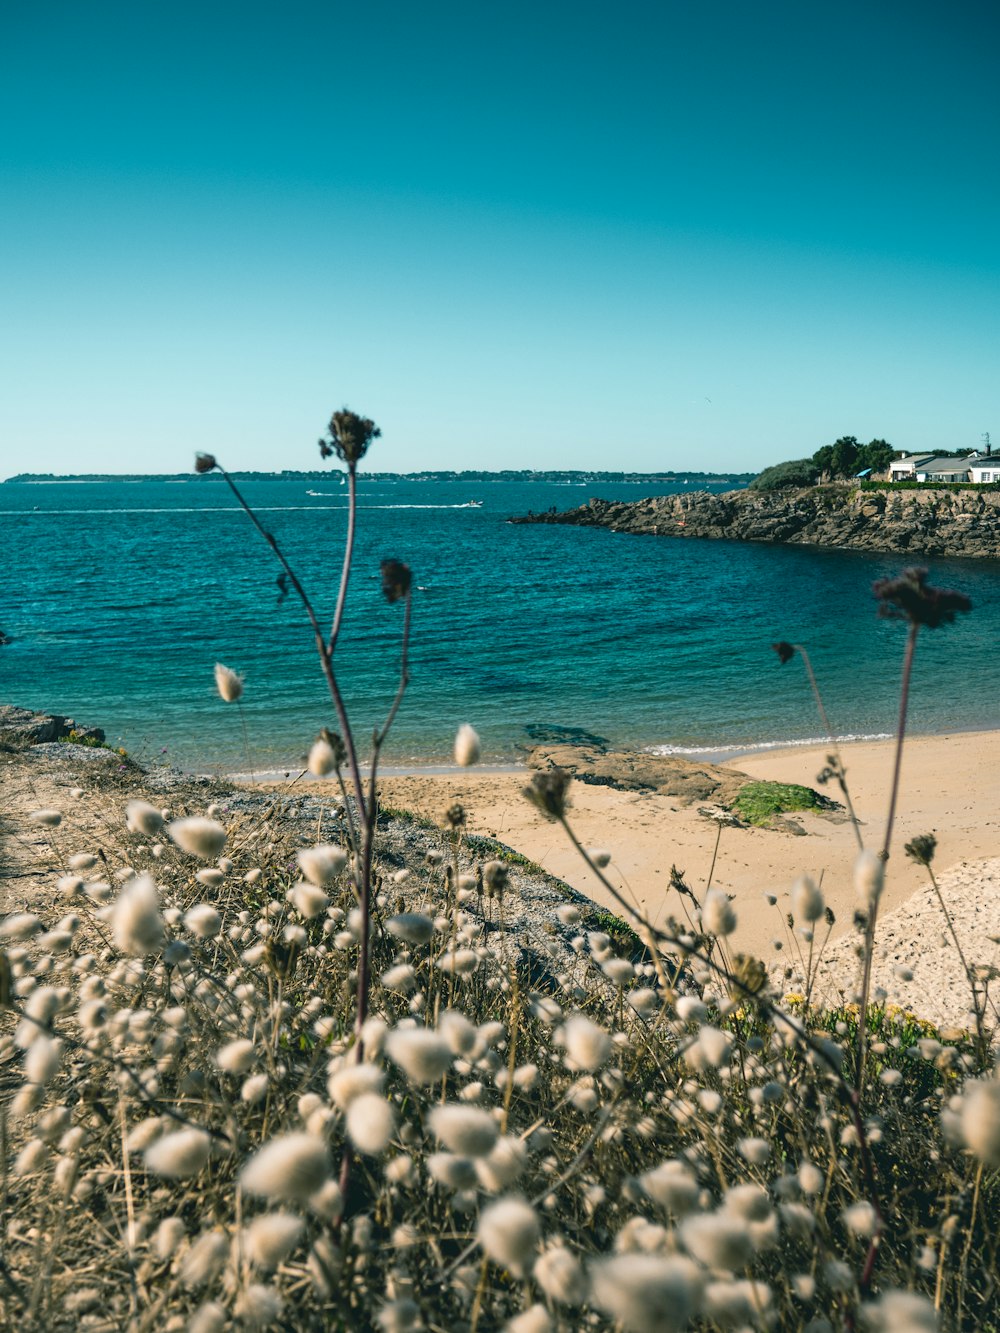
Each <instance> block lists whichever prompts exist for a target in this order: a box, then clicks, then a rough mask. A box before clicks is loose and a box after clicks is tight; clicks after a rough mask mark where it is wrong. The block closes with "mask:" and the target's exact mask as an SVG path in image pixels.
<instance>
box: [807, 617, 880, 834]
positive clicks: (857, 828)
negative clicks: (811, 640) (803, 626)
mask: <svg viewBox="0 0 1000 1333" xmlns="http://www.w3.org/2000/svg"><path fill="white" fill-rule="evenodd" d="M792 646H793V647H794V649H795V651H796V652H797V653H798V654H799V656H800V657H801V658H802V665H803V666H804V667H805V671H806V676H807V677H808V678H809V686H810V688H811V690H812V694H813V699H814V700H815V701H816V709H817V711H818V713H819V716H820V720H821V721H822V723H823V726H824V728H825V730H826V736H827V740H828V741H829V742H830V746H831V748H832V750H833V754H834V757H835V759H836V760H837V768H838V770H839V773H838V781H839V785H840V790H841V791H842V792H843V795H844V800H845V801H846V802H847V813H848V815H850V818H851V827H852V828H853V829H854V836H855V838H856V839H857V842H858V850H859V851H862V852H863V851H864V849H865V844H864V839H863V838H862V836H861V825H860V823H859V821H858V817H857V815H856V814H855V813H854V804H853V802H852V801H851V793H850V791H849V790H848V787H847V777H846V771H847V770H846V769H845V768H844V761H843V758H842V757H841V753H840V746H839V745H838V744H837V737H836V736H835V735H834V731H833V727H832V726H831V725H830V719H829V718H828V717H827V715H826V706H825V705H824V703H823V696H822V694H821V693H820V689H819V682H818V681H817V679H816V673H815V672H814V671H813V665H812V662H811V661H810V658H809V654H808V652H807V651H806V650H805V648H803V647H802V645H801V644H800V643H796V644H793V645H792Z"/></svg>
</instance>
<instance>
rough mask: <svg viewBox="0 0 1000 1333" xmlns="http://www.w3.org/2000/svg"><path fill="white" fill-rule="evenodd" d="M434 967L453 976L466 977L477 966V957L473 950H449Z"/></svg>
mask: <svg viewBox="0 0 1000 1333" xmlns="http://www.w3.org/2000/svg"><path fill="white" fill-rule="evenodd" d="M435 966H437V967H439V968H440V969H441V971H442V972H449V973H451V974H452V975H453V976H456V977H468V976H471V975H472V973H473V972H475V970H476V968H477V967H478V966H479V955H478V954H477V953H476V951H475V949H449V950H448V952H447V953H443V954H442V955H441V957H440V958H439V959H438V960H437V963H436V964H435Z"/></svg>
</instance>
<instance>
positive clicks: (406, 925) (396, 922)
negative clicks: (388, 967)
mask: <svg viewBox="0 0 1000 1333" xmlns="http://www.w3.org/2000/svg"><path fill="white" fill-rule="evenodd" d="M385 928H386V930H387V931H388V932H389V934H390V935H395V937H396V939H397V940H405V941H406V943H407V944H426V943H427V941H428V940H429V939H430V937H431V936H432V935H433V934H434V922H433V921H432V920H431V918H430V917H429V916H425V915H424V914H423V912H400V913H399V915H398V916H391V917H390V918H389V920H388V921H387V922H386V923H385Z"/></svg>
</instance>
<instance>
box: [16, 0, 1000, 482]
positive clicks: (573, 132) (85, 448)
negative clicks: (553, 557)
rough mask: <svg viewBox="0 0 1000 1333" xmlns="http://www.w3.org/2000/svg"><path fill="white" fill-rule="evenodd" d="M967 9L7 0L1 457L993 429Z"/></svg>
mask: <svg viewBox="0 0 1000 1333" xmlns="http://www.w3.org/2000/svg"><path fill="white" fill-rule="evenodd" d="M998 15H1000V11H998V9H997V7H996V5H995V4H994V3H992V0H983V3H963V0H957V3H953V4H949V5H945V4H942V3H940V0H934V3H926V0H917V2H916V3H895V2H894V0H880V2H879V3H876V4H873V3H871V0H865V2H864V3H854V0H836V2H832V0H814V2H813V3H808V4H804V3H802V2H801V0H794V3H793V2H791V0H790V2H788V3H761V4H755V5H749V4H747V3H745V0H741V2H740V3H730V0H719V2H717V3H714V4H697V3H691V2H690V0H684V3H680V2H679V0H667V2H666V3H660V4H653V3H649V4H637V3H632V2H631V0H624V2H623V3H622V2H619V3H614V4H609V3H607V0H603V2H602V3H590V2H589V0H585V2H584V3H574V4H564V3H544V2H543V0H536V2H535V3H533V4H522V3H519V2H514V3H505V4H502V5H500V4H485V3H480V4H469V3H467V2H466V3H462V4H457V3H455V4H452V3H434V2H433V0H428V3H423V4H416V3H395V4H393V3H383V2H382V0H366V3H356V4H352V5H345V4H341V3H339V2H338V0H315V2H314V0H301V2H299V3H295V2H294V0H293V2H292V3H289V4H286V5H282V6H279V5H275V4H273V3H269V4H266V5H265V4H261V3H257V2H256V0H249V3H247V2H243V3H239V4H235V3H212V2H209V3H204V2H201V3H198V4H193V3H189V2H188V0H175V3H171V4H169V5H167V4H164V5H146V4H138V3H136V2H135V0H129V3H121V4H118V3H101V0H94V3H88V4H80V3H77V0H55V2H54V3H49V4H46V5H37V4H22V5H5V6H4V7H3V12H2V17H0V124H2V126H3V130H2V132H0V307H2V321H0V363H2V366H3V379H4V388H3V392H2V394H0V476H5V475H9V474H10V473H13V472H17V471H22V470H31V471H54V472H61V471H175V470H183V469H185V468H187V467H188V466H189V462H190V458H191V455H192V453H193V451H194V450H195V449H210V450H213V451H215V452H217V453H218V454H219V456H220V457H221V458H223V459H224V460H225V461H226V462H227V464H228V465H229V466H232V467H247V468H273V467H303V468H307V467H312V466H313V465H314V464H315V463H316V462H317V461H318V455H317V454H316V451H315V440H316V438H317V436H318V435H319V433H320V432H321V429H322V427H323V425H324V423H325V421H326V420H327V419H328V417H329V414H330V411H331V410H332V409H333V408H334V407H339V406H341V405H342V404H345V403H346V404H348V405H349V406H351V407H353V408H355V409H356V410H360V411H363V412H365V413H366V414H368V415H370V416H373V417H374V418H375V419H376V420H377V421H378V422H379V424H380V425H381V426H382V428H383V432H384V439H383V440H382V441H380V442H379V445H378V448H377V452H375V451H373V453H372V454H371V455H370V457H369V461H370V465H371V467H373V468H379V469H395V470H400V471H406V470H412V469H417V468H431V467H497V468H499V467H567V466H576V467H612V468H632V469H638V470H650V469H661V468H707V469H713V470H723V469H757V468H760V467H762V466H764V465H765V464H767V463H769V462H774V461H777V460H779V459H782V458H790V457H801V456H802V455H805V454H810V453H812V452H813V451H814V450H815V449H816V448H817V447H818V446H819V445H821V444H824V443H830V442H832V441H833V440H834V439H835V438H836V437H837V436H838V435H841V434H845V433H849V434H855V435H857V436H859V437H860V438H861V439H863V440H867V439H869V438H871V437H872V436H884V437H886V438H887V439H889V440H890V441H891V442H892V443H893V444H895V445H897V446H898V447H901V448H905V447H910V448H933V447H935V446H939V447H954V448H958V447H962V446H966V445H967V446H969V447H973V446H975V445H976V444H978V443H979V440H980V435H981V433H982V432H983V431H986V430H990V431H992V432H993V436H994V439H995V440H1000V373H998V372H1000V170H998V165H1000V164H998V143H1000V75H998V67H997V53H998V50H1000V43H998V37H1000V17H998Z"/></svg>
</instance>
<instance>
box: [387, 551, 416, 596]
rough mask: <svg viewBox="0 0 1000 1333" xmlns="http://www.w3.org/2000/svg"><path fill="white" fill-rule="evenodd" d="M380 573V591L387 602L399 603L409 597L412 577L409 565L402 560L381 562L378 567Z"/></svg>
mask: <svg viewBox="0 0 1000 1333" xmlns="http://www.w3.org/2000/svg"><path fill="white" fill-rule="evenodd" d="M379 568H380V570H381V573H382V591H383V593H384V594H385V599H386V601H387V602H400V601H402V600H403V598H404V597H407V596H409V592H410V584H411V582H412V575H411V574H410V567H409V565H404V564H403V562H402V560H383V561H382V564H381V565H380V566H379Z"/></svg>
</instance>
